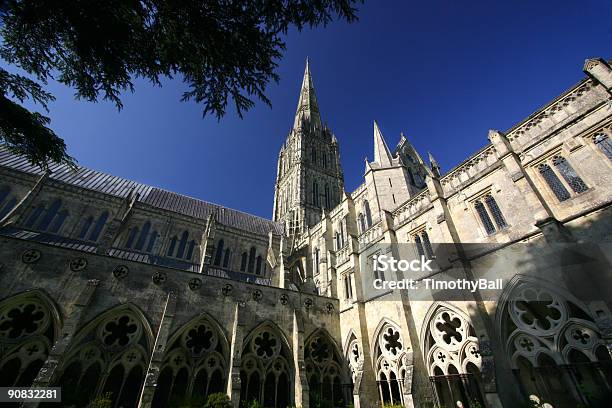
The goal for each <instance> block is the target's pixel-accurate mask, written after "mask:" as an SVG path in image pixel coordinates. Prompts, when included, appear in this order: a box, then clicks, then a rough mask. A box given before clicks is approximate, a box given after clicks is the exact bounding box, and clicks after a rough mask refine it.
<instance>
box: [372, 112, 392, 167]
mask: <svg viewBox="0 0 612 408" xmlns="http://www.w3.org/2000/svg"><path fill="white" fill-rule="evenodd" d="M392 160H393V157H392V156H391V152H390V151H389V147H388V146H387V142H385V138H384V137H383V134H382V132H381V131H380V128H379V127H378V123H376V120H375V121H374V161H375V162H376V163H378V164H379V165H380V166H391V162H392Z"/></svg>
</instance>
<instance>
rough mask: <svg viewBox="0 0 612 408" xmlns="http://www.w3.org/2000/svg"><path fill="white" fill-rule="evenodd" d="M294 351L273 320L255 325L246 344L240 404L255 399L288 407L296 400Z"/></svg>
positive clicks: (266, 404)
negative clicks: (293, 392) (294, 393)
mask: <svg viewBox="0 0 612 408" xmlns="http://www.w3.org/2000/svg"><path fill="white" fill-rule="evenodd" d="M294 372H295V371H294V368H293V351H292V348H291V346H290V343H289V341H288V339H287V337H286V336H285V334H284V332H283V330H282V329H281V328H280V327H279V326H278V325H277V324H275V323H274V322H272V321H270V320H266V321H263V322H261V323H259V324H258V325H256V326H255V327H254V328H253V329H252V330H251V331H250V332H249V333H248V335H247V336H245V339H244V342H243V348H242V352H241V368H240V383H241V387H240V403H241V404H246V403H250V402H251V401H253V400H256V401H258V402H259V403H260V404H263V405H264V406H266V407H275V408H285V407H287V406H290V405H291V404H292V401H293V394H292V391H291V390H292V389H293V384H294Z"/></svg>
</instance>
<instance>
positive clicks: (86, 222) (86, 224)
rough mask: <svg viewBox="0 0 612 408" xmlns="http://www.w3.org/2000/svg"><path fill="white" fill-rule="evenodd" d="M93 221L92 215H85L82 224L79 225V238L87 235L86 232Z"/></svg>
mask: <svg viewBox="0 0 612 408" xmlns="http://www.w3.org/2000/svg"><path fill="white" fill-rule="evenodd" d="M93 221H94V218H93V217H92V216H89V217H87V218H86V219H85V220H84V221H83V226H82V227H81V232H79V238H81V239H85V237H87V233H88V232H89V230H90V229H91V226H92V225H93Z"/></svg>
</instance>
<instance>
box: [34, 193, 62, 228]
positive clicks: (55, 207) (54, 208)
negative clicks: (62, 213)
mask: <svg viewBox="0 0 612 408" xmlns="http://www.w3.org/2000/svg"><path fill="white" fill-rule="evenodd" d="M61 206H62V200H60V199H57V200H55V201H54V202H53V203H52V204H51V205H50V206H49V208H48V209H47V211H46V212H45V215H44V217H43V219H42V220H41V221H40V223H39V224H38V229H39V230H42V231H46V230H47V229H48V228H49V226H50V225H51V222H52V221H53V219H54V218H55V217H56V216H57V213H58V211H59V209H60V207H61Z"/></svg>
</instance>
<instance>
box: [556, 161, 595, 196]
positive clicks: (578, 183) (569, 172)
mask: <svg viewBox="0 0 612 408" xmlns="http://www.w3.org/2000/svg"><path fill="white" fill-rule="evenodd" d="M553 165H554V166H555V167H556V168H557V170H559V173H561V176H563V178H564V179H565V181H566V182H567V184H568V185H569V186H570V188H571V189H572V190H573V191H574V193H576V194H580V193H583V192H585V191H587V189H588V187H587V186H586V184H584V181H582V179H581V178H580V176H578V174H576V171H574V168H573V167H572V166H571V165H570V164H569V162H568V161H567V160H566V159H565V157H562V156H555V157H554V158H553Z"/></svg>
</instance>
